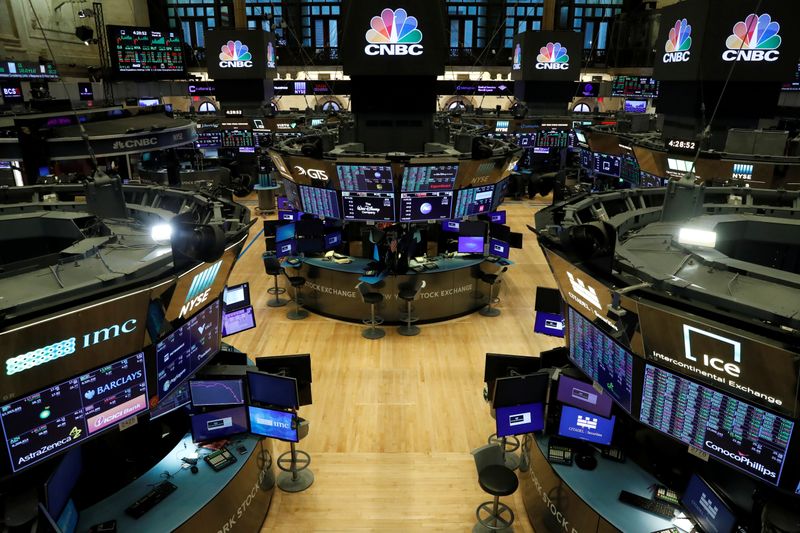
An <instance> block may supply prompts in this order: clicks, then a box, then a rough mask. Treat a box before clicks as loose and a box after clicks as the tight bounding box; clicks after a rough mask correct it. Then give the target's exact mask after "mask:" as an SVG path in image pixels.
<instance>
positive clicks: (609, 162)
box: [594, 152, 622, 178]
mask: <svg viewBox="0 0 800 533" xmlns="http://www.w3.org/2000/svg"><path fill="white" fill-rule="evenodd" d="M621 164H622V159H621V158H620V157H619V156H616V155H609V154H601V153H600V152H595V153H594V171H595V173H597V174H605V175H606V176H614V177H616V178H618V177H619V173H620V166H621Z"/></svg>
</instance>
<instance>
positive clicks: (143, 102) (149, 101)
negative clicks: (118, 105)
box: [138, 98, 161, 107]
mask: <svg viewBox="0 0 800 533" xmlns="http://www.w3.org/2000/svg"><path fill="white" fill-rule="evenodd" d="M160 103H161V102H160V101H159V100H158V98H139V103H138V105H139V107H153V106H157V105H159V104H160Z"/></svg>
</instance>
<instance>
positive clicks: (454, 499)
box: [229, 198, 563, 532]
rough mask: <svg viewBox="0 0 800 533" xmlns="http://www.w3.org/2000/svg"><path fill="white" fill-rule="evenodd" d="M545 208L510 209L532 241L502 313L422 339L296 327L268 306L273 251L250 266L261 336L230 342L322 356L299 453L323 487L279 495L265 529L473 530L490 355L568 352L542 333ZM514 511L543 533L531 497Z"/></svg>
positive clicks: (256, 351) (522, 524)
mask: <svg viewBox="0 0 800 533" xmlns="http://www.w3.org/2000/svg"><path fill="white" fill-rule="evenodd" d="M545 202H546V200H543V199H542V198H537V199H536V200H535V201H533V202H532V201H530V200H525V201H521V202H514V201H506V203H504V204H503V205H504V208H505V209H506V210H507V212H508V224H509V225H510V226H511V228H512V230H513V231H524V232H525V233H526V234H527V235H526V237H525V239H526V243H525V247H524V248H523V249H522V250H515V251H514V252H512V255H511V259H512V260H513V261H514V263H515V265H514V268H511V269H509V271H508V273H507V274H506V276H505V277H504V278H503V283H502V286H503V288H502V292H501V302H500V304H499V306H498V307H499V308H500V309H501V310H502V314H501V315H500V316H499V317H496V318H486V317H483V316H481V315H478V314H477V313H475V314H471V315H468V316H466V317H463V318H460V319H457V320H452V321H449V322H444V323H439V324H432V325H423V326H421V327H422V333H421V334H420V335H418V336H416V337H402V336H400V335H398V334H397V333H396V332H395V331H394V328H393V327H391V326H386V330H387V335H386V337H384V338H383V339H381V340H380V341H370V340H367V339H364V338H363V337H362V336H361V329H362V326H360V325H355V324H348V323H345V322H339V321H335V320H330V319H327V318H322V317H319V316H316V315H312V316H311V317H309V318H308V319H306V320H302V321H291V320H288V319H286V318H285V314H286V308H278V309H271V308H268V307H267V306H266V305H265V304H264V303H263V302H264V300H265V298H266V296H265V294H266V292H265V291H266V288H267V287H268V282H271V280H272V278H269V279H268V278H267V277H266V276H265V275H264V269H263V264H262V262H261V251H262V249H263V246H262V244H261V243H260V242H257V243H256V244H254V245H253V247H252V248H251V249H250V250H249V251H248V252H247V253H246V254H245V255H244V257H242V259H241V260H240V261H239V263H237V265H236V267H235V269H234V271H233V273H232V275H231V279H230V281H229V283H230V284H231V285H233V284H236V283H240V282H242V281H249V282H250V288H251V295H252V298H253V303H254V305H255V307H256V323H257V324H258V328H256V329H253V330H250V331H246V332H244V333H241V334H239V335H238V336H235V337H231V338H230V340H229V342H233V343H235V344H236V346H237V347H239V348H240V349H241V350H243V351H245V352H247V353H248V354H249V355H250V356H251V357H253V356H259V355H279V354H292V353H311V355H312V365H313V372H314V403H313V405H311V406H308V407H303V408H302V409H301V411H300V415H301V416H303V417H304V418H307V419H308V420H310V421H311V422H312V424H311V431H310V432H309V435H308V437H306V438H305V439H304V440H303V441H302V442H301V443H300V446H299V447H300V448H301V449H304V450H305V451H307V452H309V453H310V454H311V458H312V459H311V460H312V469H313V470H314V474H315V477H316V480H315V482H314V485H313V486H312V487H311V488H310V489H309V490H307V491H305V492H302V493H296V494H288V493H283V492H281V491H276V492H275V495H274V497H273V500H272V507H271V509H270V513H269V516H268V518H267V521H266V523H265V524H264V529H263V531H304V532H306V531H334V530H336V531H343V530H353V529H355V530H373V531H400V530H405V531H421V530H426V531H467V530H470V529H471V528H472V526H473V525H474V524H475V506H476V505H477V504H478V503H480V502H481V501H484V500H486V494H485V493H484V492H483V491H481V489H480V487H479V486H478V480H477V474H476V472H475V463H474V461H473V458H472V456H471V455H470V451H471V450H472V449H474V448H477V447H478V446H481V445H483V444H485V443H486V439H487V437H488V436H489V435H490V434H491V433H493V432H494V428H495V424H494V420H493V419H492V418H491V416H490V414H489V407H488V404H486V403H485V402H484V400H483V397H482V393H481V388H482V387H483V367H484V359H485V354H486V353H487V352H500V353H509V354H538V353H539V352H540V351H542V350H547V349H549V348H552V347H554V346H557V345H559V344H562V343H563V341H562V340H560V339H555V338H552V337H546V336H543V335H537V334H534V333H533V304H534V296H535V287H536V286H537V285H542V286H548V287H555V282H554V281H553V278H552V276H551V274H550V271H549V268H548V267H547V263H546V262H545V260H544V256H543V255H542V253H541V251H540V249H539V247H538V246H537V245H536V241H535V238H534V236H533V234H531V233H530V232H529V231H528V230H527V228H526V227H525V224H526V223H527V224H530V223H531V221H532V219H533V214H534V212H535V210H536V209H537V206H541V205H544V204H545ZM244 203H246V204H247V205H254V204H255V200H254V199H250V200H246V201H245V202H244ZM259 227H260V224H256V225H255V226H253V230H252V231H251V235H252V236H254V235H255V233H256V232H257V231H258V228H259ZM252 236H251V238H252ZM283 282H285V280H283ZM275 446H276V452H278V451H280V452H282V451H284V450H283V448H287V449H288V445H285V444H284V443H281V442H278V441H276V442H275ZM276 455H277V454H276ZM510 503H511V505H512V508H513V509H514V513H515V515H516V521H515V523H514V528H515V531H518V532H525V531H532V529H531V527H530V525H529V523H528V520H527V517H526V513H525V511H524V509H523V507H522V500H521V497H520V495H519V492H518V493H517V494H515V495H514V498H513V502H510Z"/></svg>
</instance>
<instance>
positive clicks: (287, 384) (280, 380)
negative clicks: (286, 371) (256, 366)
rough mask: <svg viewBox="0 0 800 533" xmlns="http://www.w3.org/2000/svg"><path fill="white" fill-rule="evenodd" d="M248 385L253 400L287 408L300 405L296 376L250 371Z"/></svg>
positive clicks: (295, 407)
mask: <svg viewBox="0 0 800 533" xmlns="http://www.w3.org/2000/svg"><path fill="white" fill-rule="evenodd" d="M247 385H248V390H249V391H250V401H251V402H255V403H260V404H265V405H274V406H277V407H284V408H286V409H297V408H298V407H299V404H298V398H297V380H296V379H295V378H292V377H288V376H278V375H275V374H267V373H266V372H248V373H247Z"/></svg>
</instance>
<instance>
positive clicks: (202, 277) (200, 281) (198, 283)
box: [178, 260, 222, 318]
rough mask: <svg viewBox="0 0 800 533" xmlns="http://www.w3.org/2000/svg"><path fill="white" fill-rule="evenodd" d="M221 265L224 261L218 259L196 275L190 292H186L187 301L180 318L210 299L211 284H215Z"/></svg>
mask: <svg viewBox="0 0 800 533" xmlns="http://www.w3.org/2000/svg"><path fill="white" fill-rule="evenodd" d="M221 266H222V261H221V260H220V261H217V262H216V263H214V264H213V265H211V266H210V267H208V268H206V269H205V270H203V271H202V272H200V273H199V274H197V275H196V276H195V277H194V279H193V280H192V284H191V286H190V287H189V292H187V293H186V302H184V304H183V307H181V313H180V314H179V315H178V318H180V317H182V316H184V315H185V314H186V313H188V312H189V311H191V310H192V309H194V308H196V307H197V306H199V305H200V304H202V303H203V302H205V301H206V300H208V293H209V292H210V291H211V286H212V285H214V281H215V280H216V279H217V274H219V269H220V267H221Z"/></svg>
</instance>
